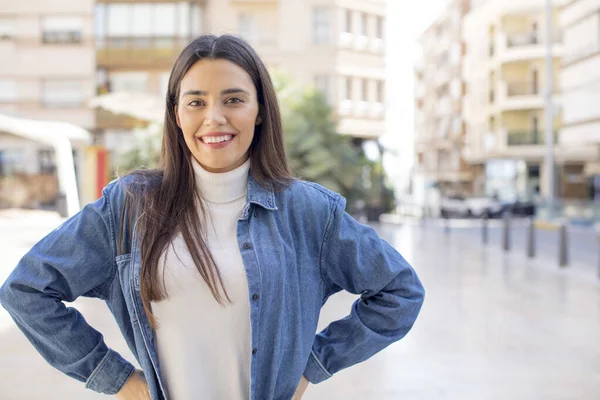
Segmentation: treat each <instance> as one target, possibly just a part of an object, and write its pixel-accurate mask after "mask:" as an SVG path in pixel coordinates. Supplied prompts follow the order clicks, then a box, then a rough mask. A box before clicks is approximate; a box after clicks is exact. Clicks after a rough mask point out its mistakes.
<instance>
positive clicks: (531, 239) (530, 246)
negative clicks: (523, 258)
mask: <svg viewBox="0 0 600 400" xmlns="http://www.w3.org/2000/svg"><path fill="white" fill-rule="evenodd" d="M527 257H529V258H534V257H535V221H534V219H533V218H529V235H528V240H527Z"/></svg>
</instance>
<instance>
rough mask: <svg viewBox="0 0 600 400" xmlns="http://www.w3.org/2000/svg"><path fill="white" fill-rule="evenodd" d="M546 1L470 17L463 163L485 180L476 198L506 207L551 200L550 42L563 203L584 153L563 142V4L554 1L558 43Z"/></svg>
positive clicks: (509, 2)
mask: <svg viewBox="0 0 600 400" xmlns="http://www.w3.org/2000/svg"><path fill="white" fill-rule="evenodd" d="M544 3H545V2H544V1H540V0H487V1H481V0H479V1H476V2H474V4H473V8H472V9H471V11H470V12H469V13H468V14H467V15H466V16H465V19H464V25H463V38H464V40H465V43H466V47H467V52H466V55H465V57H464V60H463V76H464V79H465V82H466V95H465V99H464V103H463V104H464V107H463V110H464V113H463V115H464V118H465V122H466V130H467V132H466V144H465V147H464V151H463V155H464V157H465V159H466V160H467V161H468V162H469V163H471V164H474V165H479V166H480V168H481V171H482V174H481V175H480V176H479V177H478V179H477V180H476V186H477V187H476V191H478V192H480V193H482V194H486V195H489V196H494V195H496V196H499V197H502V198H507V199H514V198H517V197H518V198H533V197H539V196H542V195H544V194H546V193H548V190H549V188H548V187H547V183H546V182H547V176H546V174H547V171H546V168H545V165H544V156H545V154H546V147H545V138H544V132H545V126H544V123H545V122H544V99H545V97H544V95H545V90H546V68H545V61H544V60H545V55H546V41H547V40H551V42H552V45H551V54H552V58H553V68H552V74H553V76H552V82H553V87H554V91H553V94H554V95H553V99H554V108H553V111H554V112H553V126H552V130H553V131H554V135H553V136H554V138H553V141H554V144H555V145H554V153H555V158H556V164H557V166H558V167H557V169H556V174H555V175H556V176H557V178H558V179H556V180H555V181H556V182H555V183H556V186H557V187H556V188H555V189H553V190H555V192H557V194H558V195H565V194H566V193H569V192H570V191H571V190H574V189H572V188H568V187H567V186H568V185H567V186H564V185H565V182H564V180H562V179H561V177H562V176H563V175H564V174H563V173H564V171H565V168H566V165H568V162H569V160H571V159H572V157H574V156H575V154H577V151H578V149H575V148H572V147H565V146H563V143H562V142H561V141H560V140H559V130H560V128H561V119H562V110H561V107H560V104H559V103H558V96H557V94H558V92H557V89H556V88H558V84H559V76H560V68H561V60H562V58H563V57H564V55H565V47H564V41H563V36H562V33H561V30H560V29H559V28H558V26H559V25H558V13H559V10H560V6H561V5H562V4H563V3H564V1H553V4H554V8H553V11H552V25H553V29H552V35H551V37H550V38H547V37H546V23H545V8H544V5H545V4H544Z"/></svg>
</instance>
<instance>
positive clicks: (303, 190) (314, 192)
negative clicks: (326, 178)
mask: <svg viewBox="0 0 600 400" xmlns="http://www.w3.org/2000/svg"><path fill="white" fill-rule="evenodd" d="M283 200H284V201H290V202H293V203H294V205H295V206H304V207H308V208H311V209H314V208H316V207H318V208H325V209H328V210H331V209H332V208H333V207H335V206H336V204H338V203H340V202H343V201H344V198H343V197H342V196H341V195H340V194H339V193H336V192H334V191H333V190H330V189H327V188H326V187H324V186H322V185H320V184H318V183H315V182H309V181H305V180H302V179H294V180H293V181H292V182H291V183H290V184H289V185H288V187H287V188H286V190H284V191H283Z"/></svg>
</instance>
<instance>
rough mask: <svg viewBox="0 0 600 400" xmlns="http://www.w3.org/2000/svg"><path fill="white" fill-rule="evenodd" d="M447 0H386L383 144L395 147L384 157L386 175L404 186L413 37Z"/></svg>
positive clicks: (411, 120) (410, 161)
mask: <svg viewBox="0 0 600 400" xmlns="http://www.w3.org/2000/svg"><path fill="white" fill-rule="evenodd" d="M446 3H447V0H419V1H415V2H413V1H410V2H409V1H405V0H388V12H387V22H386V24H387V41H386V42H387V46H388V48H387V55H388V56H387V60H386V61H387V65H386V67H387V88H386V89H387V117H386V132H385V134H384V135H383V136H382V137H381V143H382V144H383V145H384V147H386V148H389V149H394V150H396V155H395V156H388V157H386V158H384V167H385V170H386V172H387V173H388V176H389V177H390V178H391V179H392V180H393V181H394V182H395V183H396V185H401V186H403V185H406V183H407V179H408V177H409V173H410V167H411V166H412V164H413V160H414V154H413V131H414V117H413V115H414V90H413V87H414V60H415V55H416V51H415V50H416V40H417V38H418V37H419V35H420V34H421V33H422V32H423V31H424V30H425V29H426V28H427V27H428V26H429V25H431V23H432V22H433V21H435V19H436V18H437V17H438V16H439V15H440V14H441V13H442V11H443V9H444V6H445V5H446Z"/></svg>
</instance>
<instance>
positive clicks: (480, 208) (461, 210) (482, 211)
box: [440, 196, 504, 218]
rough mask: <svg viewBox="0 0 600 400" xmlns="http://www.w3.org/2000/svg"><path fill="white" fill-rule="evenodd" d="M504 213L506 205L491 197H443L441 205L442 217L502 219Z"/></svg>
mask: <svg viewBox="0 0 600 400" xmlns="http://www.w3.org/2000/svg"><path fill="white" fill-rule="evenodd" d="M503 212H504V205H503V204H502V203H501V202H499V201H498V200H494V199H491V198H489V197H472V198H464V197H462V196H448V197H443V198H442V201H441V204H440V214H441V216H442V217H444V218H447V217H467V218H471V217H474V218H483V217H489V218H493V217H500V216H501V215H502V214H503Z"/></svg>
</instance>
